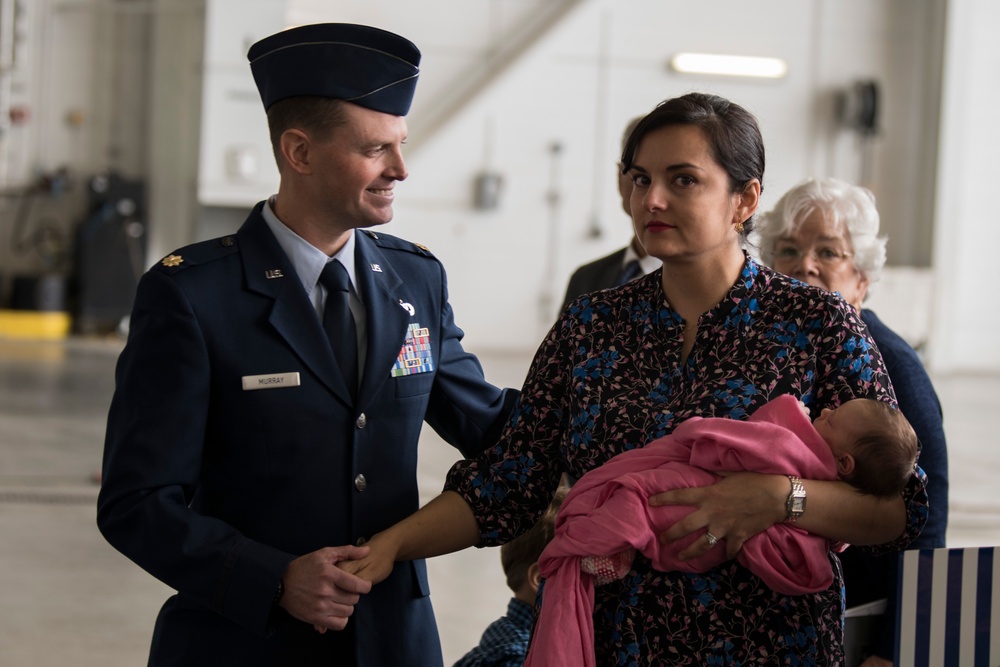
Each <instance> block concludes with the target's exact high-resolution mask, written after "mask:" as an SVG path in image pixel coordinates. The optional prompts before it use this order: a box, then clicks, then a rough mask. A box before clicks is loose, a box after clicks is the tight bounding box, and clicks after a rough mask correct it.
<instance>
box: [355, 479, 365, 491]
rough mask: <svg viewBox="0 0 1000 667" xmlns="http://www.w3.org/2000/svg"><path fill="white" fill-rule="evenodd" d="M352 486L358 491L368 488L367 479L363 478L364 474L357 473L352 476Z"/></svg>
mask: <svg viewBox="0 0 1000 667" xmlns="http://www.w3.org/2000/svg"><path fill="white" fill-rule="evenodd" d="M354 488H355V489H357V490H358V491H364V490H365V489H367V488H368V480H367V479H365V476H364V475H358V476H357V477H355V478H354Z"/></svg>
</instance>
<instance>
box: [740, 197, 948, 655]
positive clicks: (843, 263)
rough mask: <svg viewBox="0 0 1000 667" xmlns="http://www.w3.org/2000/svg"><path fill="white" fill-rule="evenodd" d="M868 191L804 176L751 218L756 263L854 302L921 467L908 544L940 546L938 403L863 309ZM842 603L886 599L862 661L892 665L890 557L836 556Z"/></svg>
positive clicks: (915, 361) (881, 249) (909, 360)
mask: <svg viewBox="0 0 1000 667" xmlns="http://www.w3.org/2000/svg"><path fill="white" fill-rule="evenodd" d="M878 232H879V214H878V209H877V208H876V207H875V197H874V195H873V194H872V193H871V192H870V191H869V190H867V189H865V188H862V187H859V186H856V185H851V184H850V183H845V182H844V181H839V180H836V179H823V180H808V181H805V182H803V183H801V184H799V185H797V186H795V187H794V188H792V189H791V190H789V191H788V192H787V193H785V195H784V196H783V197H782V198H781V199H780V200H779V201H778V203H777V205H775V207H774V210H772V211H770V212H768V213H767V214H765V215H764V216H762V219H761V220H760V222H759V223H758V227H757V230H756V238H755V242H756V245H757V246H758V251H759V253H760V258H761V261H762V262H763V263H764V264H766V265H768V266H771V267H772V268H774V269H776V270H778V271H780V272H782V273H784V274H786V275H789V276H791V277H793V278H797V279H799V280H801V281H803V282H805V283H809V284H810V285H815V286H817V287H822V288H825V289H827V290H830V291H831V292H838V293H839V294H840V295H841V296H842V297H843V298H844V300H846V301H847V302H848V303H850V304H851V305H852V306H854V307H855V308H856V309H857V310H858V311H859V312H860V314H861V319H862V320H863V321H864V322H865V324H866V325H867V326H868V330H869V332H870V334H871V337H872V339H874V341H875V344H876V345H878V348H879V351H880V352H881V353H882V358H883V360H884V361H885V365H886V370H887V371H888V374H889V378H890V380H891V381H892V386H893V388H894V389H895V391H896V398H897V400H898V402H899V409H900V410H901V411H902V412H903V415H904V416H905V417H906V418H907V419H908V420H909V421H910V423H911V424H912V425H913V428H914V430H915V431H916V433H917V436H918V437H919V439H920V443H921V445H922V450H921V453H920V459H919V463H920V466H921V468H923V469H924V471H925V472H926V473H927V495H928V501H929V508H930V514H929V516H928V519H927V523H926V525H925V526H924V530H923V532H922V533H921V535H920V537H919V538H917V539H916V540H915V541H914V542H913V543H912V544H911V545H910V548H911V549H918V548H936V547H943V546H944V544H945V530H946V528H947V525H948V453H947V449H946V446H945V437H944V429H943V427H942V421H941V404H940V402H939V401H938V397H937V394H936V393H935V391H934V387H933V385H932V384H931V380H930V378H929V377H928V375H927V371H926V370H925V369H924V366H923V364H922V363H921V361H920V359H919V357H918V356H917V354H916V352H915V351H914V350H913V348H912V347H910V346H909V345H908V344H907V343H906V341H904V340H903V339H902V338H901V337H900V336H899V335H897V334H896V333H895V332H894V331H892V329H890V328H889V327H888V326H886V325H885V324H884V323H883V322H882V321H881V320H880V319H879V318H878V317H877V316H876V315H875V313H873V312H872V311H871V310H869V309H867V308H863V307H862V303H863V302H864V300H865V298H866V297H867V296H868V291H869V289H870V288H871V286H872V285H874V284H875V283H876V282H878V279H879V277H880V274H881V271H882V266H883V265H884V264H885V257H886V255H885V245H886V241H887V239H886V238H885V237H884V236H879V235H878ZM841 561H842V563H843V566H844V582H845V586H846V589H847V605H848V607H852V606H855V605H858V604H863V603H865V602H869V601H871V600H876V599H879V598H882V597H885V598H887V599H888V608H887V609H886V611H885V613H884V614H883V629H882V633H881V636H880V639H879V643H878V645H877V646H876V647H875V654H874V655H873V656H870V657H869V658H868V659H867V660H866V661H865V662H864V663H862V665H863V667H891V665H892V661H893V654H894V645H895V642H894V638H895V599H896V583H897V582H896V579H897V577H896V558H895V554H887V555H884V556H875V555H872V554H871V553H870V552H868V551H865V550H864V549H861V548H858V547H851V548H849V549H848V550H847V551H845V552H844V553H843V554H842V555H841Z"/></svg>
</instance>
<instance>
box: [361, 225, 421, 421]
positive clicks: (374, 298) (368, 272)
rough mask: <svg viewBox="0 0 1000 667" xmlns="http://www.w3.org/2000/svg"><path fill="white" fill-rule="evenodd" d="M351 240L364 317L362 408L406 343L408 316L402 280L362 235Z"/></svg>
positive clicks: (373, 245) (388, 371)
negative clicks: (403, 304)
mask: <svg viewBox="0 0 1000 667" xmlns="http://www.w3.org/2000/svg"><path fill="white" fill-rule="evenodd" d="M355 240H356V244H357V245H356V247H355V253H354V256H355V265H354V272H355V277H356V278H357V280H358V283H359V284H360V285H361V289H362V299H363V300H364V302H365V311H366V312H367V315H368V324H367V328H368V333H367V342H368V355H367V358H366V360H365V370H364V376H363V378H362V380H361V391H360V392H359V396H358V398H359V405H360V406H365V405H368V403H369V402H370V401H371V399H372V398H373V397H374V396H375V395H376V394H377V393H378V391H379V390H380V389H381V388H382V385H383V384H385V382H386V380H388V379H389V373H390V371H391V370H392V365H393V364H394V363H396V359H397V358H398V357H399V350H400V348H402V347H403V342H404V341H405V340H406V327H407V325H408V324H409V322H410V314H409V312H407V311H406V309H405V308H404V307H403V306H402V305H401V303H400V302H401V299H400V290H399V288H400V287H401V286H402V281H401V280H400V279H399V276H398V275H397V274H396V272H395V271H393V269H392V266H390V265H389V262H387V261H386V258H385V256H384V255H383V254H382V251H381V250H379V248H378V246H376V245H375V243H374V242H373V241H372V240H371V239H370V238H369V237H368V234H367V233H365V232H361V233H359V234H356V235H355ZM376 267H377V268H376Z"/></svg>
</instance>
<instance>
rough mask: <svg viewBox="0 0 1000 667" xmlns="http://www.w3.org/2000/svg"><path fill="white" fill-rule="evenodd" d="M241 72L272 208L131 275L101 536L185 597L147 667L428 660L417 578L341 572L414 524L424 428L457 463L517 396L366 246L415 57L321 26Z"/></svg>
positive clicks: (360, 34)
mask: <svg viewBox="0 0 1000 667" xmlns="http://www.w3.org/2000/svg"><path fill="white" fill-rule="evenodd" d="M248 57H249V59H250V63H251V69H252V70H253V74H254V77H255V80H256V82H257V86H258V88H259V90H260V93H261V98H262V100H263V102H264V106H265V108H266V109H267V111H268V124H269V127H270V133H271V141H272V144H273V146H274V152H275V157H276V159H277V161H278V165H279V171H280V174H281V182H280V186H279V189H278V193H277V195H275V196H274V197H271V198H270V199H269V200H267V201H264V202H261V203H259V204H258V205H257V206H256V207H255V208H254V209H253V211H252V212H251V213H250V216H249V218H248V219H247V221H246V222H245V223H244V224H243V226H242V227H241V228H240V229H239V231H237V232H236V234H234V235H232V236H226V237H224V238H221V239H216V240H213V241H207V242H203V243H198V244H195V245H191V246H188V247H186V248H182V249H180V250H177V251H175V252H173V253H171V254H170V255H169V256H167V257H165V258H164V259H163V260H161V261H160V262H158V263H157V264H156V265H155V266H154V267H153V268H152V269H150V271H149V272H148V273H146V275H145V276H143V278H142V280H141V282H140V284H139V287H138V291H137V294H136V297H135V304H134V307H133V312H132V317H131V328H130V333H129V340H128V344H127V345H126V347H125V349H124V351H123V352H122V355H121V358H120V359H119V362H118V368H117V371H116V382H117V386H116V391H115V396H114V399H113V401H112V405H111V409H110V412H109V415H108V428H107V436H106V441H105V454H104V467H103V479H104V481H103V486H102V489H101V492H100V497H99V499H98V519H97V521H98V525H99V527H100V529H101V531H102V533H103V534H104V535H105V537H106V538H107V539H108V541H109V542H110V543H111V544H113V545H114V546H115V547H116V548H117V549H119V550H120V551H121V552H122V553H124V554H125V555H126V556H128V557H129V558H131V559H132V560H134V561H135V562H136V563H137V564H139V565H140V566H141V567H143V568H144V569H146V570H147V571H148V572H150V573H151V574H152V575H154V576H155V577H157V578H158V579H160V580H161V581H163V582H164V583H166V584H167V585H168V586H170V587H172V588H174V589H176V590H177V591H178V593H177V595H174V596H173V597H171V598H170V599H169V600H167V601H166V603H165V604H164V606H163V608H162V609H161V611H160V614H159V617H158V618H157V622H156V627H155V630H154V633H153V640H152V647H151V650H150V659H149V662H150V664H151V665H184V666H185V667H190V666H191V665H213V666H217V665H240V666H247V665H262V666H263V665H283V666H284V665H289V666H290V665H295V666H303V665H328V666H329V665H403V664H405V665H434V666H437V665H441V662H442V658H441V649H440V644H439V639H438V632H437V627H436V625H435V622H434V615H433V611H432V609H431V604H430V599H429V597H428V594H429V593H428V586H427V573H426V570H425V566H424V563H423V562H413V563H409V562H406V563H399V564H398V566H397V567H396V568H395V570H394V572H393V574H392V575H391V577H390V578H389V579H388V580H387V581H386V582H385V583H383V584H381V585H379V586H378V587H376V588H374V589H371V588H370V585H369V584H368V583H367V582H364V581H362V580H360V579H357V578H356V577H354V576H352V575H349V574H347V573H346V572H344V571H342V570H340V569H339V568H337V566H336V564H337V563H338V562H339V561H341V560H344V559H349V558H357V557H360V556H363V555H365V553H367V547H364V546H362V545H364V543H365V541H366V539H367V538H368V537H370V536H371V535H373V534H374V533H376V532H378V531H380V530H383V529H384V528H387V527H388V526H391V525H392V524H394V523H396V522H397V521H399V520H400V519H402V518H404V517H405V516H407V515H408V514H410V513H412V512H413V511H414V510H416V508H417V506H418V490H417V484H416V463H417V440H418V436H419V433H420V428H421V424H422V422H423V421H425V420H426V421H427V423H429V424H430V425H431V426H432V427H433V428H434V429H435V430H436V431H437V432H438V433H439V434H440V435H441V436H442V437H443V438H444V439H445V440H447V441H448V442H450V443H451V444H453V445H455V446H456V447H458V448H459V449H460V450H461V451H462V453H463V454H464V455H466V456H472V455H475V454H476V453H477V452H478V451H480V450H481V449H483V448H484V447H486V446H488V445H491V444H493V443H495V441H496V438H497V436H498V435H499V431H500V428H501V427H502V425H503V422H504V420H505V417H506V415H507V413H508V412H509V409H510V407H511V406H512V404H513V401H514V400H515V399H516V392H512V391H508V390H504V391H501V390H500V389H498V388H496V387H494V386H492V385H490V384H489V383H487V382H486V380H485V379H484V377H483V372H482V368H481V367H480V365H479V362H478V360H477V359H476V358H475V357H474V356H472V355H471V354H468V353H466V352H465V351H464V350H463V349H462V345H461V339H462V336H463V333H462V331H461V329H459V328H458V327H457V326H456V324H455V321H454V319H453V316H452V310H451V307H450V305H449V303H448V290H447V281H446V278H445V273H444V269H443V267H442V266H441V264H440V262H438V260H437V259H435V258H434V256H433V255H432V254H431V253H430V252H428V251H427V250H426V249H425V248H423V247H421V246H418V245H415V244H413V243H409V242H407V241H403V240H401V239H397V238H394V237H391V236H388V235H385V234H382V233H380V232H374V231H370V230H362V229H361V228H363V227H370V226H375V225H380V224H383V223H386V222H388V221H389V220H390V219H391V218H392V202H393V186H394V184H395V182H396V181H401V180H403V179H404V178H406V176H407V172H406V166H405V164H404V162H403V158H402V154H401V144H402V143H403V140H404V139H405V138H406V121H405V120H404V118H403V116H404V115H405V114H406V113H407V111H408V110H409V106H410V102H411V99H412V96H413V91H414V88H415V85H416V79H417V72H418V70H417V66H418V63H419V59H420V53H419V51H418V50H417V48H416V47H415V46H414V45H413V44H411V43H410V42H409V41H407V40H405V39H403V38H402V37H399V36H398V35H394V34H392V33H388V32H384V31H381V30H377V29H375V28H369V27H366V26H357V25H347V24H323V25H310V26H303V27H300V28H296V29H293V30H289V31H285V32H282V33H278V34H276V35H272V36H271V37H268V38H265V39H264V40H261V41H260V42H258V43H257V44H255V45H254V46H253V47H251V49H250V52H249V54H248ZM345 100H350V101H345ZM338 545H349V546H338ZM369 591H370V592H369ZM360 594H364V595H363V596H360ZM359 596H360V598H359ZM328 630H329V631H328Z"/></svg>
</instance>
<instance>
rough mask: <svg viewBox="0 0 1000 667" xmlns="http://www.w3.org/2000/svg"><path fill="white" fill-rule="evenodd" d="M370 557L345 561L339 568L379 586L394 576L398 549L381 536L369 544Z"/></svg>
mask: <svg viewBox="0 0 1000 667" xmlns="http://www.w3.org/2000/svg"><path fill="white" fill-rule="evenodd" d="M365 546H366V547H368V555H367V556H364V557H362V558H359V559H357V560H344V561H340V562H339V563H337V567H339V568H340V569H341V570H344V571H345V572H348V573H350V574H353V575H354V576H356V577H359V578H361V579H364V580H365V581H370V582H371V583H372V584H377V583H379V582H381V581H385V580H386V578H387V577H388V576H389V575H390V574H392V567H393V565H394V564H395V562H396V549H394V548H392V547H391V545H390V544H389V543H388V540H386V539H384V538H383V537H382V536H381V534H379V535H375V537H373V538H372V539H371V540H370V541H369V542H368V543H367V544H365Z"/></svg>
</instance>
